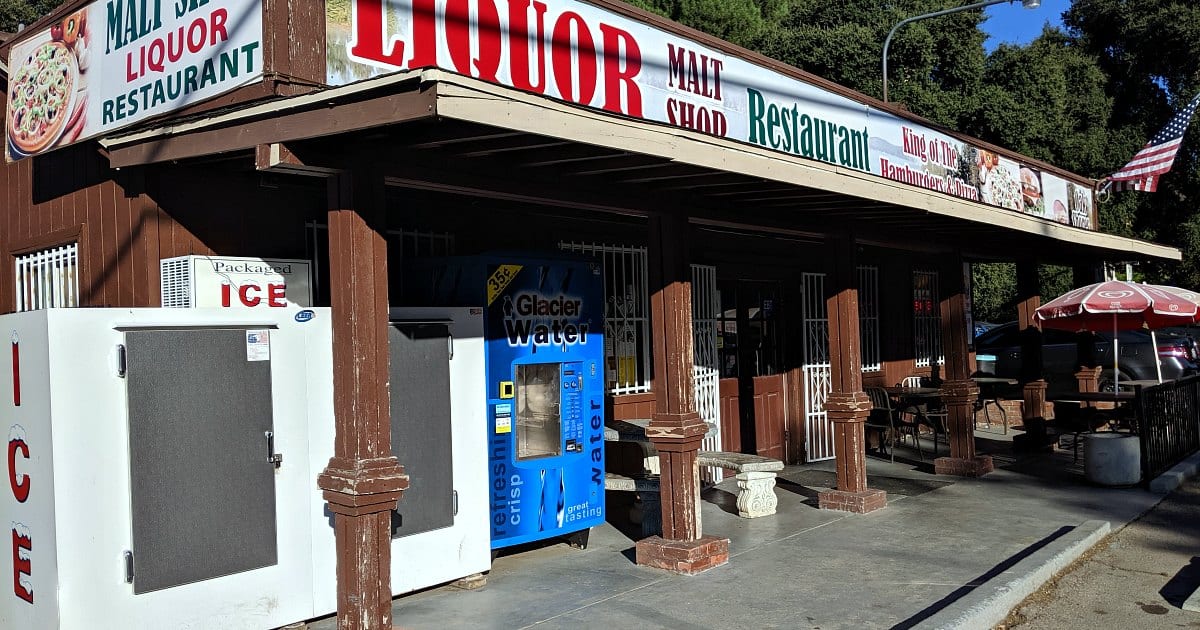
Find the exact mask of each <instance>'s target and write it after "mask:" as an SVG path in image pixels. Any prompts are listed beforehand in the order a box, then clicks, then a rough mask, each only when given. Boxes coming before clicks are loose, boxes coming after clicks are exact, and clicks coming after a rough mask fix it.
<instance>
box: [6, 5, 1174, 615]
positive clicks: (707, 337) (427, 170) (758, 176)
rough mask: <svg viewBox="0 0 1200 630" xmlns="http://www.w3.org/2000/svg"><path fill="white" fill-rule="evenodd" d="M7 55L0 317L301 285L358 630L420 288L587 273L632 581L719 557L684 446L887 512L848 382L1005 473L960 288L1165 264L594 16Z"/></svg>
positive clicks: (152, 14) (992, 157) (499, 15)
mask: <svg viewBox="0 0 1200 630" xmlns="http://www.w3.org/2000/svg"><path fill="white" fill-rule="evenodd" d="M155 7H158V8H157V9H155ZM139 12H140V13H139ZM321 16H325V17H324V18H322V17H321ZM72 20H74V21H72ZM80 23H81V24H83V26H70V25H71V24H80ZM63 25H67V27H66V28H65V29H64V27H63ZM64 31H65V34H64ZM68 39H70V40H71V41H70V42H68V41H67V40H68ZM0 52H3V53H4V58H5V59H6V64H7V66H6V77H7V80H6V83H5V84H4V85H5V93H6V94H7V95H9V96H10V98H9V99H7V102H8V103H9V109H8V110H7V121H8V123H7V126H6V131H7V134H6V138H8V142H7V143H6V147H7V154H8V158H9V161H8V162H7V163H6V164H5V165H4V166H3V168H0V178H2V179H3V182H4V191H5V192H4V195H5V196H4V198H3V204H2V210H3V212H2V213H0V226H2V228H0V247H2V248H3V251H4V254H5V255H4V256H2V257H0V278H7V279H8V280H6V281H4V282H0V308H2V309H3V311H5V312H10V311H21V310H30V309H35V308H44V307H58V306H88V307H100V306H121V307H142V306H160V305H164V304H163V297H162V285H161V280H160V261H161V260H163V259H168V258H174V257H178V256H186V255H207V256H249V257H259V258H274V259H302V260H306V261H308V262H309V263H310V264H311V265H312V268H313V277H312V278H311V282H312V289H313V294H314V297H315V303H316V305H318V306H326V305H328V306H331V307H332V309H333V314H334V315H333V317H334V322H335V323H334V375H335V376H334V392H335V400H336V401H337V404H338V408H337V414H338V415H337V419H336V426H337V443H336V446H335V451H336V456H335V457H334V459H333V460H331V461H330V463H329V466H328V468H327V469H326V471H325V473H324V474H322V475H321V478H320V480H319V482H318V483H319V485H320V488H321V489H322V490H323V492H324V496H325V499H326V500H327V501H328V502H329V506H330V509H331V511H332V512H335V513H336V514H337V515H338V517H337V518H338V519H339V526H338V545H339V548H338V553H339V556H338V557H339V563H345V564H344V565H342V566H344V567H349V568H346V569H345V570H344V571H343V570H342V569H339V578H340V579H339V589H340V590H339V609H340V610H342V611H343V613H345V614H351V612H352V611H362V610H366V611H367V613H365V616H361V619H363V620H366V621H364V622H363V625H362V626H361V627H374V626H373V625H372V624H374V623H376V622H381V621H382V620H384V619H386V617H387V616H388V615H390V612H389V611H390V608H389V606H388V605H387V601H388V600H389V599H390V592H388V589H387V588H386V587H382V588H381V587H380V584H384V585H386V584H387V580H388V568H387V567H388V562H387V554H388V549H387V545H386V544H383V543H382V542H381V540H380V536H379V535H378V534H379V532H380V531H382V529H383V528H385V527H386V522H387V518H388V516H387V514H388V512H389V510H390V508H391V506H394V505H395V502H396V500H397V499H398V498H400V497H401V496H402V494H403V492H404V490H405V487H406V484H407V480H406V477H405V476H404V471H403V466H404V464H405V462H404V461H397V460H396V458H395V457H394V456H392V450H391V445H390V435H389V434H388V431H387V429H386V424H387V418H386V414H387V413H388V412H387V409H388V400H389V392H388V388H387V374H388V372H387V323H388V318H387V309H388V307H389V305H390V306H399V305H405V304H406V303H408V302H410V301H411V299H412V298H411V295H410V290H409V288H408V286H407V285H408V284H409V280H406V274H409V273H411V269H413V268H414V261H417V260H420V259H426V258H431V257H440V256H447V255H455V256H459V255H477V254H482V253H485V252H495V251H527V252H538V253H541V254H569V255H575V256H578V257H584V258H589V259H591V260H594V261H596V262H598V263H600V264H601V265H602V266H603V269H604V278H605V281H604V282H605V296H604V299H605V313H604V316H605V323H604V327H605V330H604V332H605V383H606V388H607V392H608V398H607V401H606V402H607V405H606V406H607V416H608V418H609V419H618V420H619V419H631V418H652V419H653V421H652V422H651V424H650V429H649V430H648V434H649V437H650V439H651V440H652V441H653V442H654V443H655V446H656V447H657V448H658V451H659V453H660V455H661V484H662V504H663V523H664V527H663V529H664V532H663V536H662V537H661V538H657V537H656V538H655V539H652V541H651V542H649V543H646V544H642V543H639V549H638V554H639V562H644V563H647V564H650V565H652V566H663V567H666V566H668V564H672V565H673V566H674V568H675V569H676V570H682V571H685V572H690V571H693V570H701V569H703V568H704V567H706V566H711V565H712V564H714V563H718V562H723V561H724V557H723V556H724V554H727V550H726V548H725V547H724V546H723V540H722V539H721V538H719V536H712V535H705V534H704V532H702V531H701V527H700V524H699V523H698V521H697V517H696V508H695V501H696V498H697V495H698V488H699V484H700V478H699V473H698V470H697V467H696V465H695V458H696V453H697V450H698V449H704V450H724V451H738V452H747V453H757V454H760V455H763V456H767V457H772V458H777V459H780V460H783V461H785V462H788V463H803V462H814V461H820V460H826V459H836V460H837V463H838V489H837V491H834V492H830V493H826V494H825V495H823V496H822V498H821V502H822V506H823V507H827V508H831V509H844V510H851V511H856V512H865V511H870V510H873V509H878V508H880V507H883V506H884V505H885V504H886V497H885V495H884V494H883V493H882V492H880V491H876V490H872V489H871V488H870V480H869V479H868V478H867V476H866V469H865V463H864V431H863V421H864V419H865V418H866V416H867V414H868V412H869V409H870V402H869V400H868V399H867V397H866V395H865V394H864V391H863V388H864V387H865V386H870V385H894V384H896V383H898V382H899V381H901V380H902V379H904V378H905V377H909V376H914V375H919V376H931V377H936V378H937V379H938V380H940V381H941V383H942V385H941V387H942V391H943V398H944V399H945V400H946V401H947V402H948V407H949V409H950V428H951V440H950V442H951V448H950V455H949V456H948V457H945V458H942V459H939V460H938V462H937V470H938V472H941V473H947V474H959V475H982V474H986V473H987V472H989V471H990V470H991V462H990V459H989V458H987V457H981V456H977V455H976V453H975V449H974V440H973V422H972V413H973V412H972V404H973V402H974V400H975V398H976V395H977V389H976V388H975V385H974V384H973V382H972V381H971V380H970V378H969V377H970V374H971V372H972V371H973V357H972V354H971V347H970V344H971V339H972V335H971V333H970V332H969V331H970V329H971V322H970V319H971V314H970V311H971V309H970V298H969V296H970V287H969V282H970V273H969V263H971V262H977V261H982V262H992V261H1012V262H1016V263H1017V265H1018V268H1019V269H1020V290H1021V292H1022V300H1023V301H1022V303H1021V305H1020V308H1021V310H1022V313H1024V314H1026V315H1027V314H1028V312H1029V311H1030V309H1032V308H1034V307H1036V306H1037V304H1038V301H1039V298H1038V296H1037V288H1036V273H1035V272H1034V270H1035V269H1036V265H1038V264H1043V263H1053V264H1067V265H1072V266H1074V267H1076V268H1077V269H1078V270H1079V271H1078V273H1079V277H1080V279H1083V278H1085V277H1086V276H1087V274H1088V273H1090V270H1091V269H1094V268H1095V266H1096V265H1098V264H1099V263H1101V262H1103V261H1105V260H1129V259H1139V258H1140V259H1146V258H1161V259H1176V260H1177V259H1179V252H1178V251H1177V250H1175V249H1173V248H1169V247H1165V246H1161V245H1156V244H1153V243H1147V242H1143V241H1137V240H1133V239H1128V238H1124V237H1118V236H1113V235H1109V234H1104V233H1102V232H1100V231H1098V230H1097V227H1096V226H1097V225H1098V219H1097V208H1096V200H1095V196H1094V193H1093V189H1094V182H1093V181H1092V180H1089V179H1087V178H1084V177H1080V176H1077V175H1074V174H1071V173H1068V172H1065V171H1063V170H1061V169H1058V168H1056V167H1054V166H1053V165H1049V164H1045V163H1042V162H1039V161H1036V160H1032V159H1029V158H1026V157H1023V156H1020V155H1017V154H1015V153H1013V152H1011V151H1007V150H1004V149H1002V148H999V147H994V146H991V145H988V144H986V143H983V142H981V141H978V140H975V139H971V138H967V137H965V136H963V135H961V134H958V133H956V132H954V131H953V130H948V129H944V128H941V127H938V126H937V125H935V124H933V123H930V122H928V121H925V120H923V119H920V118H919V117H916V116H913V115H911V114H909V113H907V112H904V111H903V110H901V109H898V108H896V107H893V106H890V105H887V104H884V103H881V102H878V101H876V100H874V99H871V98H870V97H867V96H864V95H861V94H857V93H855V92H853V91H850V90H848V89H846V88H844V87H841V86H838V85H835V84H832V83H829V82H827V81H824V80H822V79H820V78H818V77H814V76H811V75H808V74H805V73H803V72H801V71H799V70H796V69H794V68H791V67H788V66H785V65H783V64H781V63H779V62H776V61H773V60H770V59H767V58H764V57H762V56H760V55H757V54H755V53H752V52H749V51H746V50H743V49H740V48H737V47H735V46H732V45H730V44H727V43H725V42H721V41H719V40H717V39H715V38H712V37H709V36H707V35H704V34H702V33H698V32H695V31H692V30H690V29H687V28H684V27H682V26H679V25H677V24H674V23H671V22H669V21H667V20H664V19H662V18H659V17H656V16H652V15H650V14H647V13H645V12H643V11H640V10H637V9H634V8H631V7H629V6H627V5H624V4H620V3H617V2H613V1H610V0H591V1H586V2H585V1H582V0H554V1H553V2H539V1H531V0H509V1H507V2H496V1H492V0H480V1H479V2H476V3H467V2H457V1H455V0H450V1H449V2H446V3H433V2H424V1H421V0H417V1H415V2H408V1H402V0H397V1H396V2H387V3H383V4H381V0H355V1H354V2H351V1H350V0H341V1H335V0H329V1H328V2H318V1H316V0H287V1H286V2H285V1H282V0H272V1H267V2H261V3H260V2H254V1H251V0H211V1H210V2H206V3H197V2H192V3H190V4H189V3H186V2H180V3H158V2H153V1H152V2H149V3H145V2H124V1H123V0H109V1H107V2H105V1H103V0H102V1H100V2H95V3H86V2H70V3H68V4H66V5H64V6H62V7H60V8H59V9H58V10H56V11H55V12H54V13H53V14H52V15H51V16H48V17H47V18H46V19H45V20H43V21H40V22H39V23H37V24H34V25H33V26H31V27H30V28H29V29H27V30H26V31H25V32H23V33H21V34H20V35H18V36H16V37H14V38H13V39H12V40H10V41H9V42H7V43H6V44H5V45H4V48H3V50H2V51H0ZM38 55H42V58H38ZM35 59H38V63H50V64H52V63H59V64H61V65H60V68H59V70H57V72H58V73H59V74H58V75H57V76H62V77H66V82H67V83H66V86H65V87H63V86H60V88H61V90H62V94H61V98H62V100H61V101H60V102H59V104H58V105H57V107H59V108H61V111H57V113H53V114H47V113H46V111H47V110H44V109H43V110H38V112H37V113H36V116H41V117H42V119H41V120H39V121H37V123H36V124H32V125H31V124H27V123H28V121H29V120H30V116H35V113H34V112H33V110H32V109H31V108H30V109H28V110H27V111H22V112H21V113H19V114H18V113H17V112H15V111H14V109H20V108H23V107H26V105H27V104H28V103H26V102H25V101H22V100H21V99H13V98H12V96H13V95H14V94H17V95H20V94H24V93H25V92H23V91H22V90H27V89H28V87H29V85H30V84H31V83H30V82H36V81H37V79H36V78H34V77H35V75H34V74H32V73H31V72H30V71H29V70H28V68H29V67H30V65H31V64H32V63H34V60H35ZM52 109H53V108H52ZM22 125H24V127H23V126H22ZM251 297H253V296H251ZM1025 319H1026V320H1028V318H1027V317H1026V318H1025ZM1034 376H1035V377H1034V378H1030V379H1029V382H1028V383H1026V385H1025V398H1026V409H1027V412H1026V413H1027V414H1032V415H1038V414H1037V412H1036V411H1033V410H1036V409H1040V407H1041V401H1042V400H1043V398H1044V382H1039V381H1038V379H1037V378H1036V375H1034ZM383 538H386V536H384V537H383ZM643 542H645V541H643ZM664 558H671V559H672V560H671V562H667V561H666V560H664ZM346 627H360V626H346Z"/></svg>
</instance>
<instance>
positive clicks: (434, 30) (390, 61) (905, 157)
mask: <svg viewBox="0 0 1200 630" xmlns="http://www.w3.org/2000/svg"><path fill="white" fill-rule="evenodd" d="M326 19H327V24H326V26H327V28H326V37H327V54H326V60H327V61H326V63H327V66H326V81H327V82H328V83H329V84H331V85H342V84H346V83H351V82H354V81H358V80H361V79H366V78H369V77H372V76H376V75H379V74H386V73H389V72H395V71H399V70H406V69H415V68H425V67H437V68H441V69H443V70H447V71H450V72H456V73H459V74H462V75H466V76H470V77H474V78H477V79H481V80H484V81H488V82H490V83H495V84H498V85H504V86H507V87H513V88H517V89H520V90H524V91H527V92H532V93H535V94H541V95H545V96H549V97H551V98H555V99H558V100H561V101H566V102H569V103H575V104H578V105H582V106H586V107H591V108H595V109H601V110H606V111H609V112H612V113H616V114H623V115H626V116H631V117H634V118H640V119H644V120H649V121H655V122H660V123H666V124H669V125H674V126H678V127H683V128H687V129H692V130H696V131H700V132H703V133H706V134H710V135H713V136H718V137H723V138H729V139H732V140H738V141H741V142H747V143H751V144H755V145H759V146H762V147H766V148H768V149H771V150H774V151H779V152H781V153H787V154H792V155H798V156H801V157H805V158H809V159H814V160H820V161H823V162H827V163H830V164H835V165H838V166H841V167H844V168H847V169H851V170H855V171H860V172H863V173H870V174H872V175H876V176H879V177H885V178H888V179H891V180H895V181H900V182H904V183H907V184H911V185H914V186H918V187H921V188H925V189H929V190H934V191H937V192H941V193H944V194H947V195H951V196H954V197H958V198H962V199H968V200H971V201H978V202H981V203H986V204H990V205H994V206H1000V207H1003V208H1008V209H1011V210H1013V211H1016V212H1022V213H1025V214H1030V215H1034V216H1038V217H1042V218H1045V219H1048V220H1051V221H1056V222H1059V223H1063V224H1067V225H1072V226H1075V227H1082V228H1088V229H1095V226H1094V225H1093V221H1092V208H1093V205H1094V193H1093V190H1092V189H1091V187H1089V186H1086V185H1082V184H1079V183H1077V182H1072V181H1068V180H1066V179H1064V178H1062V177H1059V176H1057V175H1055V174H1052V173H1047V172H1041V171H1040V170H1039V169H1038V168H1036V167H1035V166H1033V165H1030V164H1022V163H1018V162H1017V161H1014V160H1012V159H1009V158H1008V157H1005V156H1001V155H998V154H996V153H995V152H992V151H989V150H987V149H985V148H983V147H977V146H974V145H972V144H970V143H967V142H964V141H963V140H961V139H958V138H954V137H951V136H949V135H946V134H944V133H941V132H938V131H936V130H934V129H931V128H928V127H925V126H923V125H920V124H918V123H916V122H913V121H910V120H907V119H904V118H901V117H899V116H896V115H894V114H892V113H890V112H887V111H884V110H881V109H877V108H874V107H871V106H869V105H867V104H865V103H862V102H859V101H856V100H854V99H851V98H848V97H846V96H844V95H842V94H838V93H835V92H832V91H830V90H828V89H824V88H821V87H818V86H815V85H812V84H810V83H806V82H804V81H801V80H799V79H796V78H794V77H791V76H787V75H784V74H781V73H779V72H776V71H773V70H769V69H766V68H764V67H762V66H760V65H756V64H753V63H751V62H749V61H746V60H744V59H741V58H739V57H735V56H732V55H729V54H727V53H725V52H722V51H718V50H714V49H713V48H711V47H708V46H705V45H703V44H700V43H698V42H695V41H692V40H689V39H687V38H684V37H681V36H679V35H677V34H674V33H670V32H667V31H664V30H661V29H658V28H654V27H652V26H650V25H648V24H645V23H642V22H638V21H636V20H633V19H630V18H628V17H626V16H624V15H620V14H618V13H614V12H611V11H607V10H604V9H601V8H599V7H597V6H594V5H591V4H586V3H582V2H577V1H574V0H546V1H545V2H542V1H538V0H327V2H326Z"/></svg>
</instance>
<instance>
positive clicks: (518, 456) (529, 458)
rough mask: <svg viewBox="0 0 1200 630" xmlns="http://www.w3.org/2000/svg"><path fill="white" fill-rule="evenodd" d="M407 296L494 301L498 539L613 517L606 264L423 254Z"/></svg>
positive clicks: (547, 533) (549, 533) (490, 365)
mask: <svg viewBox="0 0 1200 630" xmlns="http://www.w3.org/2000/svg"><path fill="white" fill-rule="evenodd" d="M408 271H409V272H410V273H408V274H406V280H405V294H406V296H407V297H408V298H410V299H412V300H417V301H427V302H429V305H437V306H478V305H479V304H481V303H482V304H483V305H484V307H485V310H486V312H485V329H484V332H485V335H486V337H487V344H486V348H487V350H486V355H487V359H486V360H487V388H488V392H487V405H488V427H487V431H488V462H487V466H488V471H489V475H490V479H489V480H490V493H489V494H490V497H491V510H490V517H491V539H492V548H493V549H498V548H501V547H508V546H512V545H516V544H520V543H526V542H532V541H537V540H543V539H546V538H551V537H555V536H562V535H565V534H573V533H576V532H582V533H583V535H584V537H583V538H582V540H580V541H578V542H582V543H583V544H586V532H587V530H588V528H590V527H593V526H596V525H599V524H601V523H603V522H604V324H603V319H602V318H603V314H604V282H603V270H602V268H601V266H600V265H599V264H598V263H593V262H588V261H581V260H577V259H562V258H546V257H535V256H524V255H517V256H507V255H490V254H489V255H482V256H474V257H465V258H438V259H428V260H424V261H414V262H413V263H412V264H410V265H409V266H408Z"/></svg>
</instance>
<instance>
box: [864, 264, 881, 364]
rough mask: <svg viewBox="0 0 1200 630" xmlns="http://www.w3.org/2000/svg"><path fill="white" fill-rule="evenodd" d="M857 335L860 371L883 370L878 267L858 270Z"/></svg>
mask: <svg viewBox="0 0 1200 630" xmlns="http://www.w3.org/2000/svg"><path fill="white" fill-rule="evenodd" d="M858 334H859V344H860V345H861V346H862V371H864V372H878V371H880V370H882V369H883V359H882V358H881V354H880V352H879V267H865V266H864V267H859V268H858Z"/></svg>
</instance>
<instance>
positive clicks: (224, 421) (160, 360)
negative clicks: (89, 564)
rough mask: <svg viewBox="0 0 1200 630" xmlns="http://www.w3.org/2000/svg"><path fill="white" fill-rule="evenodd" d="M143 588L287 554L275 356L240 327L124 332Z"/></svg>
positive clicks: (138, 587)
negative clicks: (278, 497)
mask: <svg viewBox="0 0 1200 630" xmlns="http://www.w3.org/2000/svg"><path fill="white" fill-rule="evenodd" d="M125 346H126V357H127V358H126V364H127V372H126V381H127V382H126V395H127V400H128V408H129V455H130V484H131V488H130V490H131V495H132V497H131V499H132V506H131V507H132V512H133V553H134V562H135V567H134V571H135V578H134V585H133V590H134V593H145V592H148V591H154V590H159V589H163V588H169V587H172V586H178V585H180V584H187V583H190V582H196V581H200V580H206V579H210V578H214V577H219V576H222V575H229V574H232V573H238V572H241V571H247V570H250V569H257V568H260V567H264V566H270V565H273V564H275V563H276V561H277V543H276V531H275V525H276V524H275V468H274V466H273V465H272V464H270V463H268V461H267V444H266V437H265V432H267V431H270V430H272V413H271V363H270V361H248V360H247V356H246V331H245V330H242V329H220V330H216V329H186V330H145V331H140V330H138V331H128V332H126V333H125Z"/></svg>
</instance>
